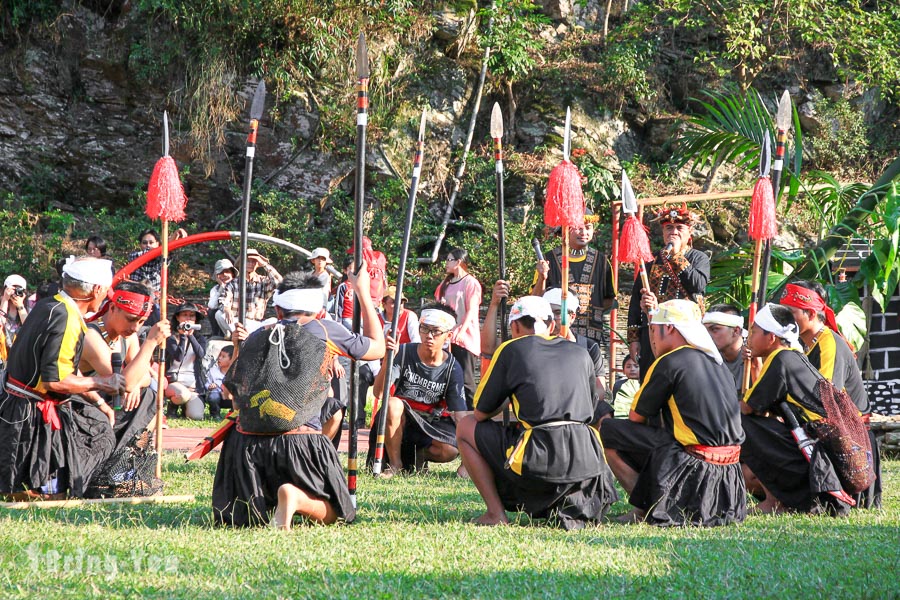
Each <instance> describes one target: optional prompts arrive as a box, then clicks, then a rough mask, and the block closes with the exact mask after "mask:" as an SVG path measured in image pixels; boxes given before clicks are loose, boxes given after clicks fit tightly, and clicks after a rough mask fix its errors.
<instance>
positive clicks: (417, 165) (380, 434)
mask: <svg viewBox="0 0 900 600" xmlns="http://www.w3.org/2000/svg"><path fill="white" fill-rule="evenodd" d="M424 148H425V111H424V110H423V111H422V120H421V122H420V123H419V138H418V140H417V141H416V155H415V157H414V158H413V170H412V180H411V181H410V184H409V200H408V201H407V204H406V222H405V224H404V226H403V244H402V245H401V246H400V264H399V265H398V269H397V284H396V285H397V292H396V293H395V294H394V316H393V317H392V318H391V334H392V335H393V337H394V339H395V340H399V339H400V332H398V331H397V327H398V326H399V323H400V305H401V303H402V301H403V279H404V276H405V271H406V259H407V258H408V257H409V238H410V235H411V233H412V222H413V216H414V214H415V212H416V191H417V190H418V189H419V175H420V174H421V173H422V153H423V151H424ZM393 365H394V349H393V348H389V349H388V351H387V357H386V359H385V361H384V367H383V368H385V369H387V372H386V373H385V374H384V389H383V390H382V392H381V410H380V411H379V413H378V420H377V422H376V424H375V431H376V436H375V460H374V462H373V463H372V473H373V474H375V475H379V474H381V467H382V465H383V464H384V431H385V428H386V427H387V414H388V402H389V401H390V399H391V369H392V368H393ZM395 467H396V465H395Z"/></svg>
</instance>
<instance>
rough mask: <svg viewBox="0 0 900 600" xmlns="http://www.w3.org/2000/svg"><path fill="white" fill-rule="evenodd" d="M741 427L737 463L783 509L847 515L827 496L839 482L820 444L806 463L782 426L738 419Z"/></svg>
mask: <svg viewBox="0 0 900 600" xmlns="http://www.w3.org/2000/svg"><path fill="white" fill-rule="evenodd" d="M741 425H742V426H743V428H744V434H745V435H746V436H747V437H746V439H745V440H744V443H743V445H742V446H741V462H743V463H745V464H746V465H747V466H748V467H749V468H750V470H751V471H753V473H754V474H755V475H756V476H757V477H758V478H759V480H760V482H761V483H762V484H763V485H764V486H766V489H768V490H769V491H770V492H772V494H774V496H775V498H777V499H778V500H779V501H780V502H781V503H782V504H784V506H785V507H787V508H789V509H791V510H795V511H798V512H805V513H813V514H818V513H823V512H825V513H828V514H831V515H835V516H844V515H846V514H847V513H848V512H849V510H850V506H849V505H848V504H845V503H844V502H841V501H839V500H837V499H836V498H835V497H834V496H832V495H831V494H828V493H827V491H828V490H835V491H836V490H840V489H841V481H840V479H838V476H837V473H835V471H834V466H832V464H831V460H830V459H829V458H828V455H827V454H825V452H824V451H823V450H822V447H821V445H820V444H818V443H817V444H816V445H815V448H814V449H813V455H812V461H811V462H810V461H807V460H806V457H804V456H803V454H802V453H801V452H800V449H799V448H798V447H797V442H796V441H795V440H794V436H793V435H792V434H791V432H790V430H789V429H788V428H787V426H786V425H785V424H784V423H782V422H780V421H778V420H776V419H772V418H768V417H759V416H756V415H741Z"/></svg>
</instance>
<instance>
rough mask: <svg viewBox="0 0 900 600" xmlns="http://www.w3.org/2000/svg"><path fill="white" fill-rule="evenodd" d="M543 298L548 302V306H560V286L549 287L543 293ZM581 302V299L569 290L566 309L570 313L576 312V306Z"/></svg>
mask: <svg viewBox="0 0 900 600" xmlns="http://www.w3.org/2000/svg"><path fill="white" fill-rule="evenodd" d="M543 298H544V300H546V301H547V302H549V303H550V306H551V307H553V306H557V307H561V306H562V288H558V287H556V288H550V289H549V290H547V291H546V292H544V295H543ZM580 304H581V299H580V298H579V297H578V296H576V295H575V294H573V293H572V292H571V291H570V292H569V296H568V297H567V298H566V311H567V312H570V313H575V312H578V307H579V306H580Z"/></svg>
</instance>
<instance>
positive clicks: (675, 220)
mask: <svg viewBox="0 0 900 600" xmlns="http://www.w3.org/2000/svg"><path fill="white" fill-rule="evenodd" d="M699 220H700V216H699V215H698V214H697V213H694V212H691V211H689V210H688V209H687V206H682V207H681V208H671V207H666V208H663V209H662V210H661V211H659V213H658V215H657V221H659V224H660V226H661V227H662V232H663V242H665V244H666V247H665V248H664V249H663V250H661V251H660V253H659V254H658V255H657V257H656V258H655V259H654V260H652V261H651V262H648V263H647V264H646V268H647V276H648V278H649V282H650V289H644V288H641V286H640V285H635V286H634V288H633V290H632V292H631V303H630V304H629V305H628V348H629V352H630V353H631V356H632V357H634V359H635V360H637V361H638V364H639V365H640V368H641V374H640V379H641V381H642V382H643V381H644V379H645V377H646V374H647V371H648V370H649V369H650V365H651V364H652V363H653V361H654V356H653V351H652V350H651V348H650V332H649V323H650V319H649V317H650V315H651V314H652V313H653V311H654V310H656V307H657V306H659V305H660V304H661V303H662V302H665V301H666V300H675V299H678V298H686V299H688V300H693V301H694V302H696V303H697V304H698V305H699V306H700V312H701V313H702V312H703V311H704V304H703V296H704V294H705V293H706V284H707V283H708V282H709V257H707V256H706V254H704V253H703V252H700V251H699V250H694V247H693V239H692V234H693V231H694V225H695V224H697V223H698V222H699Z"/></svg>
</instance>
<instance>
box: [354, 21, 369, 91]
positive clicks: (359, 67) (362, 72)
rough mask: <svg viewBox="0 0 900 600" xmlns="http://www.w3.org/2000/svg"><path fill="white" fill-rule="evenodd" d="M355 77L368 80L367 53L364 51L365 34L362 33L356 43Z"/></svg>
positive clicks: (366, 50)
mask: <svg viewBox="0 0 900 600" xmlns="http://www.w3.org/2000/svg"><path fill="white" fill-rule="evenodd" d="M356 75H357V76H358V77H359V78H360V79H368V78H369V51H368V49H366V34H365V33H363V32H362V31H360V32H359V41H357V42H356Z"/></svg>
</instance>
